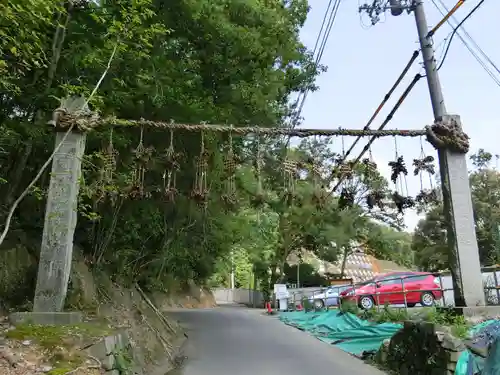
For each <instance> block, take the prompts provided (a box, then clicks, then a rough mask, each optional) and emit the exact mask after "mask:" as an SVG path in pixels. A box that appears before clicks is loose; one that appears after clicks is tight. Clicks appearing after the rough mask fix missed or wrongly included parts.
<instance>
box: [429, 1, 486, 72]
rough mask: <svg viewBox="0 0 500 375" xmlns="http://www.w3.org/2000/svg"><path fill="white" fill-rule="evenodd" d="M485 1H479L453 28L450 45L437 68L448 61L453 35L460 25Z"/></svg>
mask: <svg viewBox="0 0 500 375" xmlns="http://www.w3.org/2000/svg"><path fill="white" fill-rule="evenodd" d="M483 3H484V0H481V1H479V3H477V5H476V6H475V7H474V8H472V10H471V11H470V12H469V13H468V14H467V15H466V16H465V18H464V19H463V20H462V21H460V22H459V24H458V25H457V26H455V27H454V28H453V32H452V33H451V36H450V39H449V40H448V45H447V46H446V50H445V52H444V55H443V59H442V60H441V62H440V63H439V66H438V68H437V70H439V69H441V67H442V66H443V64H444V62H445V61H446V57H447V56H448V52H449V51H450V47H451V42H452V41H453V37H454V36H455V35H456V33H457V31H458V29H459V28H460V26H462V25H463V24H464V23H465V21H467V20H468V19H469V18H470V17H471V16H472V15H473V14H474V13H475V12H476V10H478V9H479V7H480V6H481V5H483Z"/></svg>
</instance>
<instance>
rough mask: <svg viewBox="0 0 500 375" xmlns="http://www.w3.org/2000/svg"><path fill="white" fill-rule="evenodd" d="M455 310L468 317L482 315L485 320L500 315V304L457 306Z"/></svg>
mask: <svg viewBox="0 0 500 375" xmlns="http://www.w3.org/2000/svg"><path fill="white" fill-rule="evenodd" d="M454 310H455V311H456V312H457V313H458V314H460V315H463V316H464V317H466V318H474V317H481V318H482V319H483V320H484V319H486V318H497V317H498V316H500V306H471V307H455V308H454Z"/></svg>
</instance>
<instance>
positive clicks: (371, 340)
mask: <svg viewBox="0 0 500 375" xmlns="http://www.w3.org/2000/svg"><path fill="white" fill-rule="evenodd" d="M280 319H281V320H282V321H283V322H284V323H286V324H288V325H291V326H294V327H297V328H299V329H302V330H304V331H307V332H309V333H311V334H312V335H313V336H315V337H317V338H318V339H319V340H321V341H324V342H327V343H329V344H332V345H335V346H336V347H338V348H340V349H342V350H344V351H346V352H348V353H351V354H354V355H358V356H361V355H363V353H366V352H375V351H377V350H378V349H379V348H380V345H382V342H383V341H384V340H385V339H388V338H391V337H392V336H393V335H394V334H395V333H396V332H397V331H399V330H400V329H401V328H402V325H401V324H396V323H383V324H375V323H371V322H369V321H366V320H362V319H360V318H358V317H357V316H356V315H353V314H350V313H343V312H340V311H326V312H316V313H313V312H307V313H306V312H303V311H295V312H288V313H281V314H280Z"/></svg>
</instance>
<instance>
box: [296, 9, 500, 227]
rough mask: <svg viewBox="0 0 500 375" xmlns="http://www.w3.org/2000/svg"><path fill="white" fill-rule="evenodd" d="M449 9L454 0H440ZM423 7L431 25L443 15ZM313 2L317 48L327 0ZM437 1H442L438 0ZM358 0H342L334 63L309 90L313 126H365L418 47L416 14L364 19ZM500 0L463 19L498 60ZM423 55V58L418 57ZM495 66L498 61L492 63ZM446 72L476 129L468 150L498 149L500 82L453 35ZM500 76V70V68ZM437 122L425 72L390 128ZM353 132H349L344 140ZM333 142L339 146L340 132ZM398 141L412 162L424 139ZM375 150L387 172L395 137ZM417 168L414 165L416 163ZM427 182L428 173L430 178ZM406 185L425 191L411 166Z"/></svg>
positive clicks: (409, 218)
mask: <svg viewBox="0 0 500 375" xmlns="http://www.w3.org/2000/svg"><path fill="white" fill-rule="evenodd" d="M442 1H443V2H444V4H445V5H446V6H447V7H448V9H450V8H452V7H453V6H454V5H455V3H456V0H442ZM478 2H479V0H467V1H466V2H465V4H464V5H463V6H462V7H461V8H460V9H459V10H458V11H457V12H456V13H455V17H456V18H457V19H458V20H459V21H461V20H462V19H463V18H464V17H465V16H466V15H467V14H468V13H469V11H470V10H471V9H472V8H473V7H474V6H475V5H476V4H477V3H478ZM424 3H425V11H426V14H427V21H428V24H429V27H430V28H432V27H433V26H434V25H436V24H437V23H438V22H439V21H440V20H441V18H442V16H441V14H440V13H439V12H438V10H437V9H436V7H435V6H434V5H433V3H432V1H431V0H425V1H424ZM309 4H310V6H311V10H310V12H309V16H308V19H307V22H306V24H305V25H304V28H303V29H302V31H301V38H302V41H303V42H304V43H305V44H306V46H308V47H309V48H310V49H313V47H314V44H315V42H316V38H317V36H318V33H319V31H320V28H321V23H322V21H323V16H324V13H325V11H326V8H327V6H328V1H327V0H309ZM438 4H439V3H438ZM358 6H359V3H358V1H357V0H343V1H342V3H341V5H340V8H339V11H338V14H337V18H336V20H335V24H334V25H333V28H332V31H331V35H330V37H329V39H328V44H327V46H326V49H325V51H324V54H323V57H322V59H321V63H322V64H324V65H326V66H328V70H327V72H325V73H322V74H321V75H320V76H319V77H318V79H317V84H318V86H319V87H320V89H319V90H318V91H316V92H311V93H309V94H308V96H307V100H306V101H305V105H304V108H303V111H302V117H303V118H304V120H303V123H302V127H307V128H319V129H321V128H338V127H342V128H352V129H360V128H363V126H364V125H366V122H367V121H368V120H369V118H370V117H371V115H372V113H373V111H374V110H375V109H376V108H377V106H378V105H379V103H380V102H381V101H382V99H383V98H384V96H385V94H386V93H387V91H388V90H389V89H390V88H391V86H392V85H393V83H394V82H395V80H396V79H397V77H398V76H399V74H400V72H401V71H402V70H403V68H404V67H405V65H406V64H407V63H408V61H409V59H410V57H411V55H412V53H413V51H414V50H415V49H418V48H419V44H418V36H417V29H416V25H415V19H414V16H413V14H407V13H406V12H405V13H403V14H402V15H401V16H399V17H393V16H391V15H390V12H388V13H387V14H386V16H384V15H382V17H381V21H380V22H379V23H378V24H376V25H375V26H371V25H370V22H369V19H368V17H367V16H366V15H365V17H363V19H362V20H360V14H359V12H358ZM498 14H500V1H498V0H486V1H485V2H484V4H483V5H482V6H481V7H480V8H479V9H478V10H477V11H476V12H475V13H474V15H472V16H471V17H470V18H469V19H468V20H467V21H466V22H465V23H464V24H463V27H464V28H465V29H466V30H467V32H468V33H469V34H470V35H471V36H472V38H473V39H474V41H475V42H476V43H477V44H478V45H479V46H480V47H481V48H482V49H483V51H484V52H485V53H486V54H487V55H488V56H489V57H490V59H491V60H492V61H493V62H495V63H496V64H497V66H499V67H500V48H498V39H497V40H495V37H494V35H500V23H498ZM451 31H452V28H451V27H450V25H448V24H444V25H443V26H442V27H441V28H440V29H439V30H438V32H437V33H436V34H435V36H434V46H435V49H436V58H437V59H438V62H439V59H440V57H441V55H442V54H443V50H444V46H445V44H444V40H445V39H446V38H448V37H449V35H450V33H451ZM421 61H422V60H421V57H420V56H419V57H418V59H417V61H416V62H415V64H414V65H413V67H412V68H411V70H410V71H409V72H408V74H407V76H406V78H405V79H404V81H403V82H402V83H401V84H400V86H399V88H398V89H397V90H396V92H395V93H394V94H393V96H392V98H391V100H390V101H389V102H388V103H387V104H386V106H385V107H384V109H383V110H382V112H381V113H380V114H379V116H378V117H377V119H376V120H375V121H374V122H373V124H372V126H371V128H372V129H376V128H377V127H378V126H379V125H380V124H381V123H382V122H383V121H384V119H385V117H386V116H387V114H388V112H389V111H390V110H391V109H392V107H393V105H394V104H395V102H396V101H397V99H398V98H399V96H400V94H401V93H402V92H403V91H404V89H405V88H406V86H407V85H408V84H409V83H410V82H411V80H412V79H413V77H414V76H415V74H417V73H419V72H420V73H423V67H422V64H421ZM417 62H418V63H417ZM492 70H493V69H492ZM439 73H440V81H441V85H442V87H443V95H444V101H445V105H446V108H447V111H448V113H450V114H458V115H460V117H461V120H462V125H463V129H464V131H465V132H466V133H467V134H468V135H469V136H470V142H471V148H470V150H471V151H470V154H471V153H474V152H476V151H477V150H478V149H479V148H484V149H485V150H487V151H489V152H491V153H493V154H497V153H500V146H499V143H500V138H496V137H495V130H496V129H495V128H496V127H498V117H499V115H498V109H499V107H500V105H499V104H500V103H499V98H500V87H499V86H498V85H497V83H496V82H495V81H494V80H493V79H492V78H491V77H490V76H489V75H488V74H487V73H486V72H485V71H484V69H483V68H482V67H481V65H479V63H478V62H477V61H476V60H475V59H474V57H473V56H472V55H471V53H470V52H469V51H468V50H467V48H466V47H465V46H464V44H463V43H462V42H461V41H460V39H459V38H458V37H457V36H456V35H455V37H454V38H453V40H452V45H451V48H450V50H449V53H448V56H447V58H446V60H445V63H444V65H443V67H442V68H441V70H440V71H439ZM498 77H499V78H500V74H498ZM432 122H433V113H432V107H431V102H430V98H429V93H428V87H427V82H426V81H425V79H421V80H420V81H419V82H418V83H417V85H416V87H415V88H414V89H413V91H412V92H411V93H410V95H409V97H408V98H407V99H406V101H405V102H404V103H403V105H402V106H401V108H400V109H399V110H398V112H397V113H396V114H395V115H394V117H393V120H392V121H391V122H390V123H389V124H388V125H387V127H386V129H421V128H423V127H424V126H425V125H430V124H432ZM353 141H354V138H349V139H348V138H345V140H344V142H345V144H346V148H347V147H348V145H350V144H351V143H352V142H353ZM365 143H366V141H365V142H362V141H360V142H359V143H358V145H357V146H356V148H355V151H357V153H356V152H354V153H353V155H354V156H357V155H358V154H359V152H360V151H361V149H362V147H363V146H364V145H365ZM423 143H424V151H425V154H426V155H433V156H434V157H435V158H436V160H437V154H436V152H435V151H434V149H433V148H432V147H431V146H430V145H428V144H427V143H426V142H425V140H423ZM334 148H335V149H336V150H337V151H339V152H340V151H341V139H340V138H338V140H337V142H336V144H335V145H334ZM397 149H398V152H399V154H400V155H403V156H404V158H405V161H406V164H407V166H408V167H411V163H412V161H413V159H414V158H419V157H420V153H421V143H420V140H419V138H401V137H400V138H398V139H397ZM372 154H373V157H374V160H375V162H376V163H377V164H378V166H379V170H380V171H381V172H382V174H384V175H385V176H387V177H388V176H389V174H390V171H389V167H388V165H387V163H388V162H389V161H392V160H394V159H395V154H396V147H395V144H394V139H393V138H383V139H378V140H376V141H375V143H374V145H373V147H372ZM410 169H411V170H410ZM424 180H425V181H427V184H425V185H424V188H428V187H429V182H428V181H429V179H428V178H425V179H424ZM407 184H408V192H409V194H410V195H412V196H415V195H417V194H418V192H419V191H420V180H419V178H418V177H413V175H412V168H409V176H408V177H407ZM419 219H420V218H419V216H418V215H417V214H416V212H414V211H408V212H407V213H406V214H405V223H406V226H407V230H408V231H413V229H414V228H415V226H416V225H417V223H418V220H419Z"/></svg>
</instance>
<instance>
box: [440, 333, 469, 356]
mask: <svg viewBox="0 0 500 375" xmlns="http://www.w3.org/2000/svg"><path fill="white" fill-rule="evenodd" d="M441 346H442V347H443V348H444V349H446V350H448V351H450V352H463V351H464V350H465V344H464V342H463V341H462V340H460V339H459V338H456V337H454V336H452V335H450V334H444V336H443V340H442V341H441Z"/></svg>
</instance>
